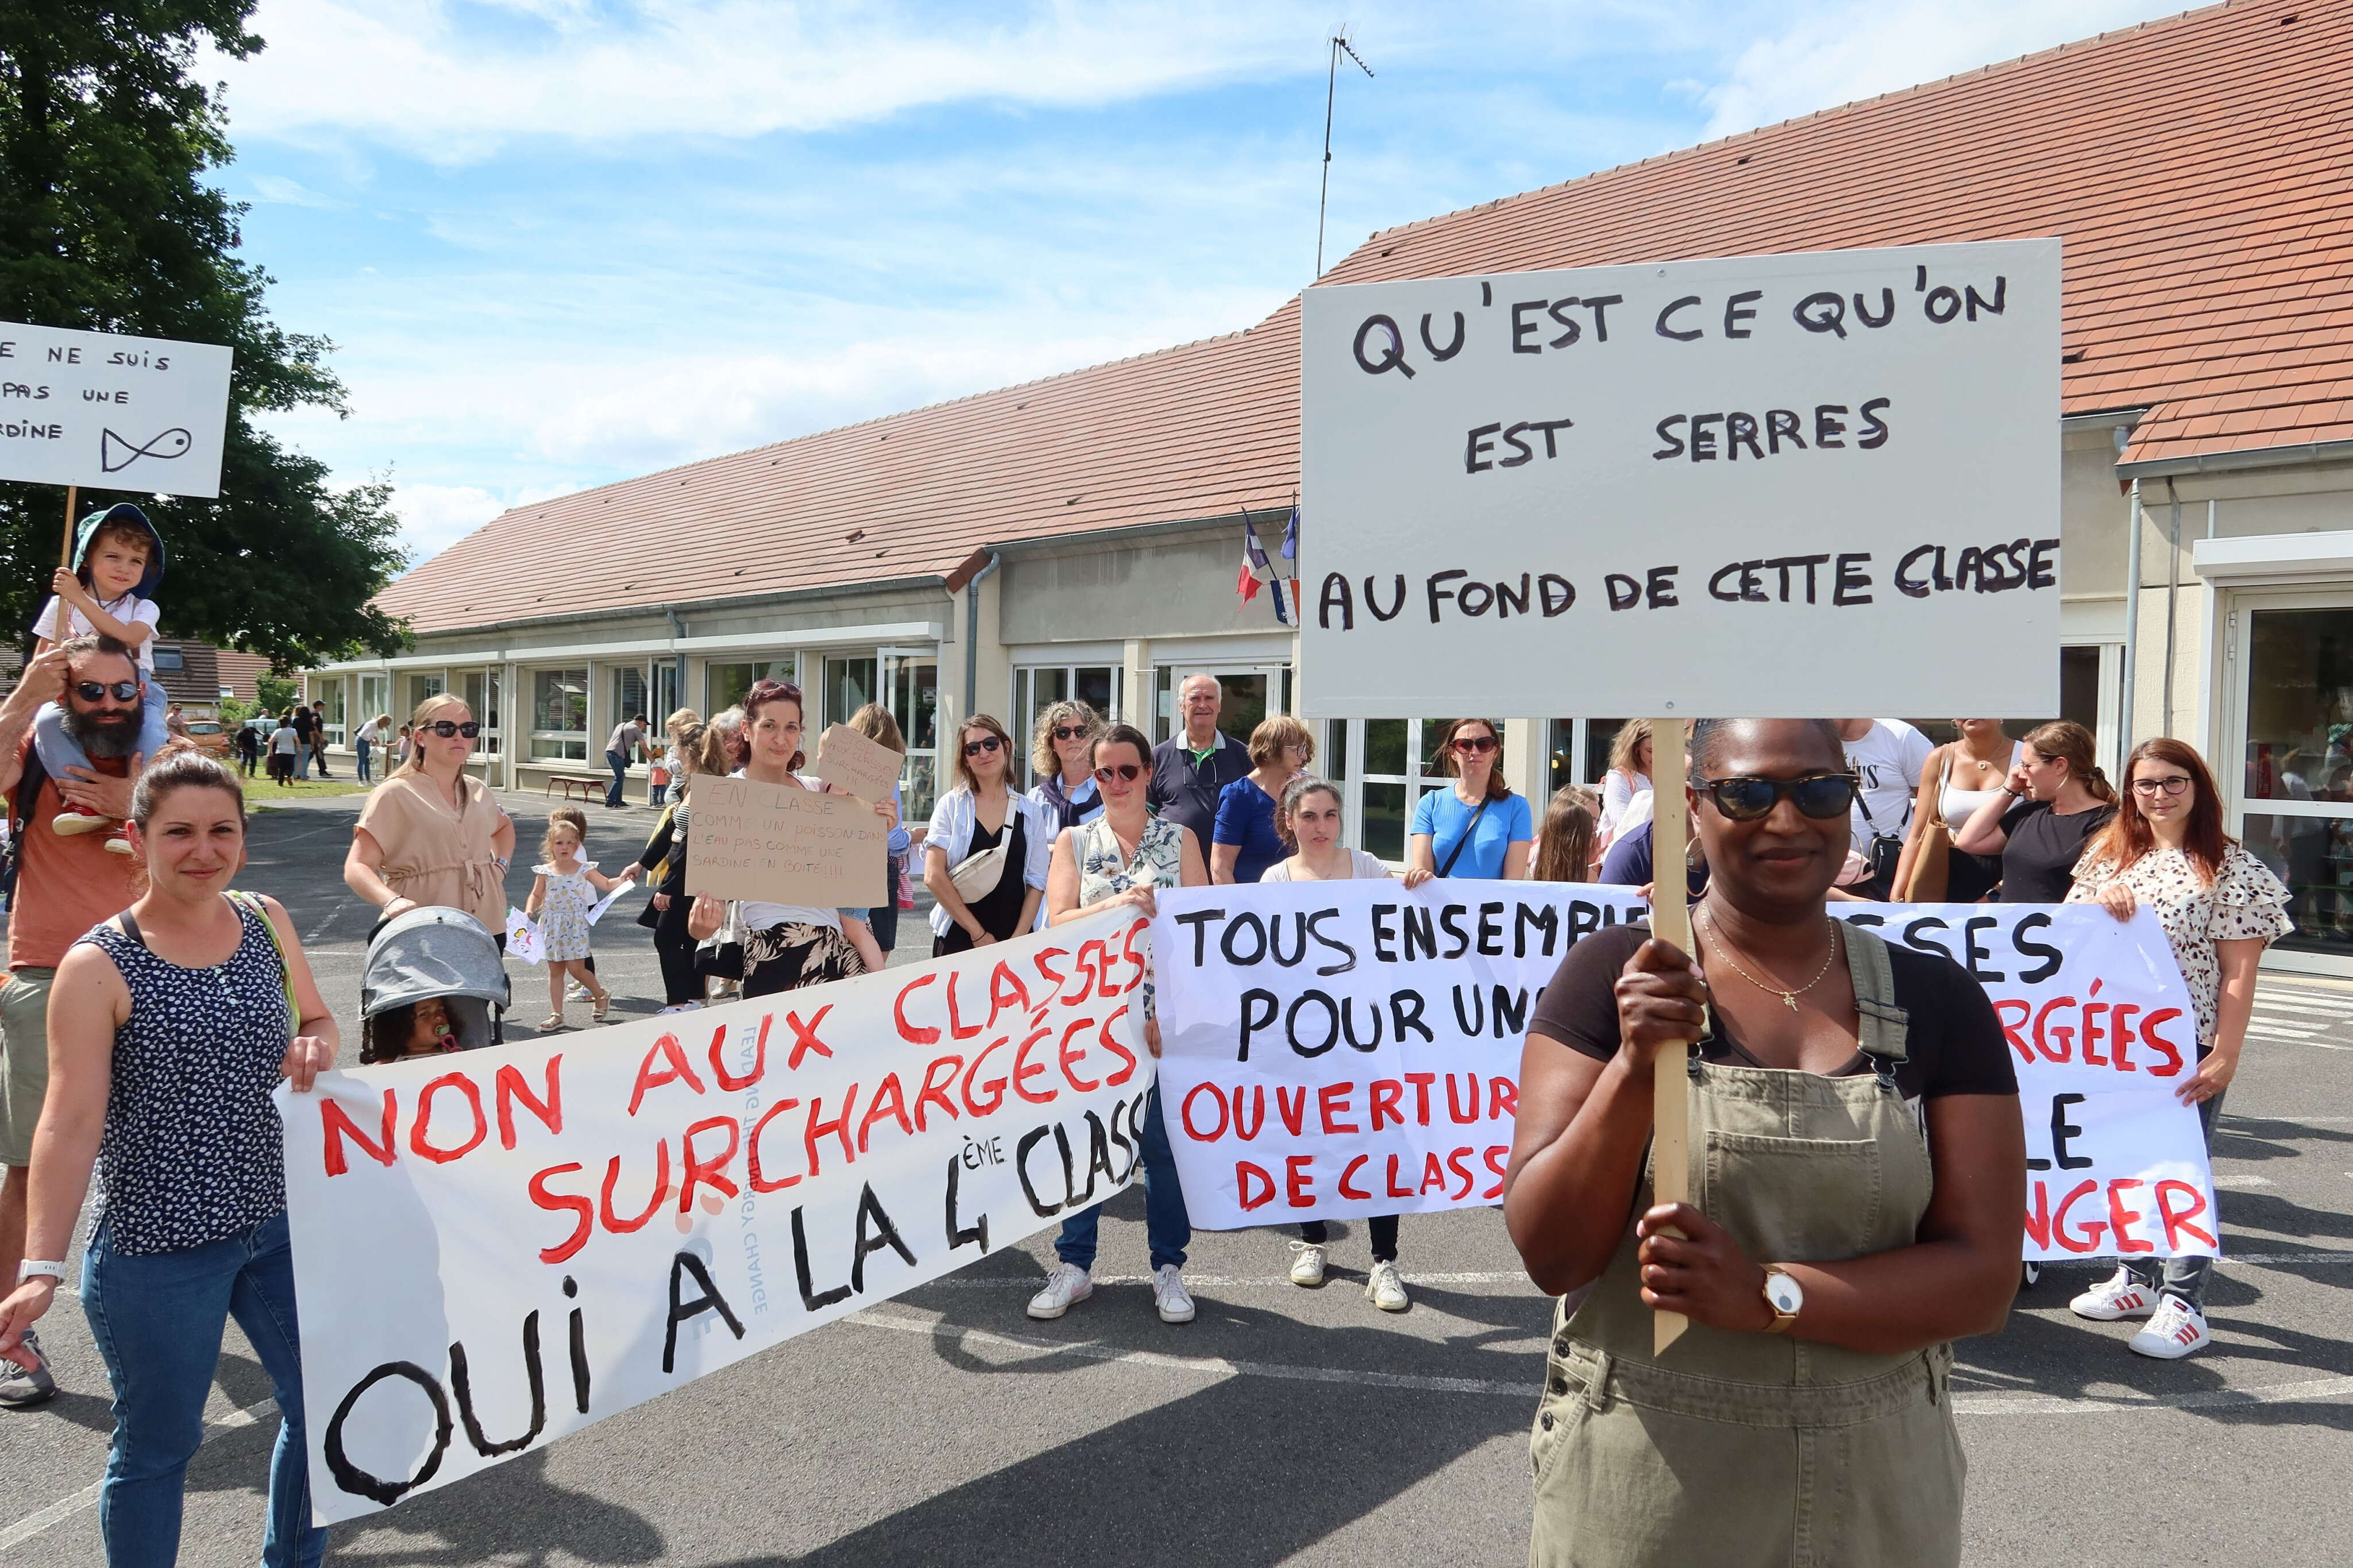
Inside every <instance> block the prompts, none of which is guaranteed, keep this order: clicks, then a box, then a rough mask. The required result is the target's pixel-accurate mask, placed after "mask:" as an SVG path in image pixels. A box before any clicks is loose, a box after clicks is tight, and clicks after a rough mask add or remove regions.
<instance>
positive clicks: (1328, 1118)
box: [1293, 1083, 1363, 1135]
mask: <svg viewBox="0 0 2353 1568" xmlns="http://www.w3.org/2000/svg"><path fill="white" fill-rule="evenodd" d="M1355 1093H1356V1085H1355V1084H1353V1083H1327V1084H1325V1085H1324V1087H1323V1088H1321V1089H1317V1090H1316V1091H1315V1114H1316V1115H1318V1116H1320V1117H1322V1118H1323V1119H1324V1132H1325V1134H1326V1135H1329V1134H1331V1133H1335V1132H1356V1131H1363V1130H1362V1129H1361V1128H1359V1127H1358V1126H1357V1125H1356V1123H1355V1122H1353V1121H1341V1120H1340V1118H1341V1117H1343V1116H1347V1115H1351V1114H1353V1110H1352V1108H1351V1107H1350V1106H1349V1104H1348V1098H1349V1096H1351V1095H1353V1094H1355ZM1293 1131H1297V1130H1296V1129H1293Z"/></svg>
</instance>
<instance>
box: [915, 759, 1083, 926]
mask: <svg viewBox="0 0 2353 1568" xmlns="http://www.w3.org/2000/svg"><path fill="white" fill-rule="evenodd" d="M1012 770H1013V737H1012V736H1010V735H1008V734H1007V733H1006V731H1005V726H1004V725H1002V724H1000V723H998V722H997V721H996V720H995V719H992V718H990V717H989V716H988V715H987V714H986V713H976V714H974V715H973V716H972V717H971V718H969V719H967V720H965V721H964V723H963V724H962V726H960V727H959V728H958V729H957V731H956V748H955V773H956V786H955V788H954V789H952V790H950V791H948V792H947V794H945V795H942V796H940V803H939V805H936V806H934V807H933V809H932V825H931V826H930V828H929V829H928V830H926V831H925V833H924V834H923V886H924V887H926V888H929V889H931V890H932V897H933V899H934V900H936V902H934V904H933V906H932V938H933V941H932V956H933V957H934V958H944V957H946V956H947V955H948V954H949V953H952V952H971V951H972V950H973V949H974V948H976V947H986V946H987V945H988V944H989V943H991V942H1010V941H1011V940H1012V939H1013V938H1015V937H1017V936H1019V935H1020V934H1021V933H1022V932H1023V931H1028V930H1029V928H1030V927H1032V926H1034V925H1036V924H1037V923H1038V900H1039V899H1041V898H1043V897H1044V896H1045V892H1046V868H1047V866H1048V864H1049V863H1050V861H1051V859H1052V858H1053V853H1054V836H1055V834H1057V833H1059V832H1060V830H1061V829H1060V824H1058V823H1057V822H1056V821H1055V820H1054V817H1053V815H1052V813H1051V811H1050V809H1049V808H1048V807H1047V806H1045V805H1041V804H1040V803H1039V802H1038V801H1036V800H1033V799H1031V798H1030V797H1029V796H1028V795H1017V794H1015V793H1014V789H1013V785H1012V783H1011V782H1010V778H1009V775H1010V774H1011V773H1012ZM985 857H986V858H985ZM959 878H961V880H959Z"/></svg>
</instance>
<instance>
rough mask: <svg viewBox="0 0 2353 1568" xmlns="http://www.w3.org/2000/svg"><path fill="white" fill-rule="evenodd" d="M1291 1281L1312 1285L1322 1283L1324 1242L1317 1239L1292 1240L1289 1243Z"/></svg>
mask: <svg viewBox="0 0 2353 1568" xmlns="http://www.w3.org/2000/svg"><path fill="white" fill-rule="evenodd" d="M1291 1253H1292V1258H1291V1282H1292V1283H1293V1285H1305V1286H1309V1287H1311V1288H1312V1287H1314V1286H1317V1285H1321V1284H1323V1283H1324V1244H1323V1243H1321V1242H1317V1241H1294V1242H1293V1243H1292V1244H1291Z"/></svg>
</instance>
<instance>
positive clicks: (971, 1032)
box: [948, 969, 982, 1040]
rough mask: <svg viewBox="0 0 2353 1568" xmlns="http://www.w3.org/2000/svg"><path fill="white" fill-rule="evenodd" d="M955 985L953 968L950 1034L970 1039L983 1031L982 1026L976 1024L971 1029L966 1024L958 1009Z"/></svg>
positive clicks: (949, 975) (949, 974)
mask: <svg viewBox="0 0 2353 1568" xmlns="http://www.w3.org/2000/svg"><path fill="white" fill-rule="evenodd" d="M955 985H956V972H955V970H953V969H951V970H949V971H948V1034H949V1035H950V1036H951V1037H953V1038H955V1039H959V1040H969V1039H971V1038H973V1037H975V1036H976V1035H978V1034H979V1033H980V1032H981V1027H982V1026H980V1025H978V1024H975V1025H974V1026H972V1027H971V1028H969V1029H967V1028H965V1026H964V1017H963V1016H962V1015H961V1014H960V1013H958V1012H957V1010H956V999H955Z"/></svg>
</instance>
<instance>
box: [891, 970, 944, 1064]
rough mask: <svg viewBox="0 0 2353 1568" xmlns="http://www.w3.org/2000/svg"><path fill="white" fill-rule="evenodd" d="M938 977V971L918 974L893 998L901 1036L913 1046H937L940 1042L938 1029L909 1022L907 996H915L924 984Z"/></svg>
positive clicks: (893, 1014)
mask: <svg viewBox="0 0 2353 1568" xmlns="http://www.w3.org/2000/svg"><path fill="white" fill-rule="evenodd" d="M938 978H939V975H938V974H937V973H931V974H918V975H917V976H915V978H913V980H910V981H909V982H907V984H904V985H902V986H901V987H900V989H899V994H898V995H897V996H896V997H895V998H893V999H892V1003H891V1016H892V1020H893V1021H894V1022H896V1023H897V1024H898V1026H899V1037H900V1038H901V1039H902V1040H904V1041H906V1042H907V1043H908V1044H909V1045H911V1046H935V1045H937V1044H939V1040H940V1032H939V1031H938V1030H937V1029H933V1028H927V1027H925V1026H923V1025H921V1024H910V1023H909V1022H907V998H908V997H910V996H913V994H915V993H916V992H918V991H920V990H922V989H923V987H924V986H926V985H929V984H931V983H932V982H933V981H934V980H937V979H938Z"/></svg>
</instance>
